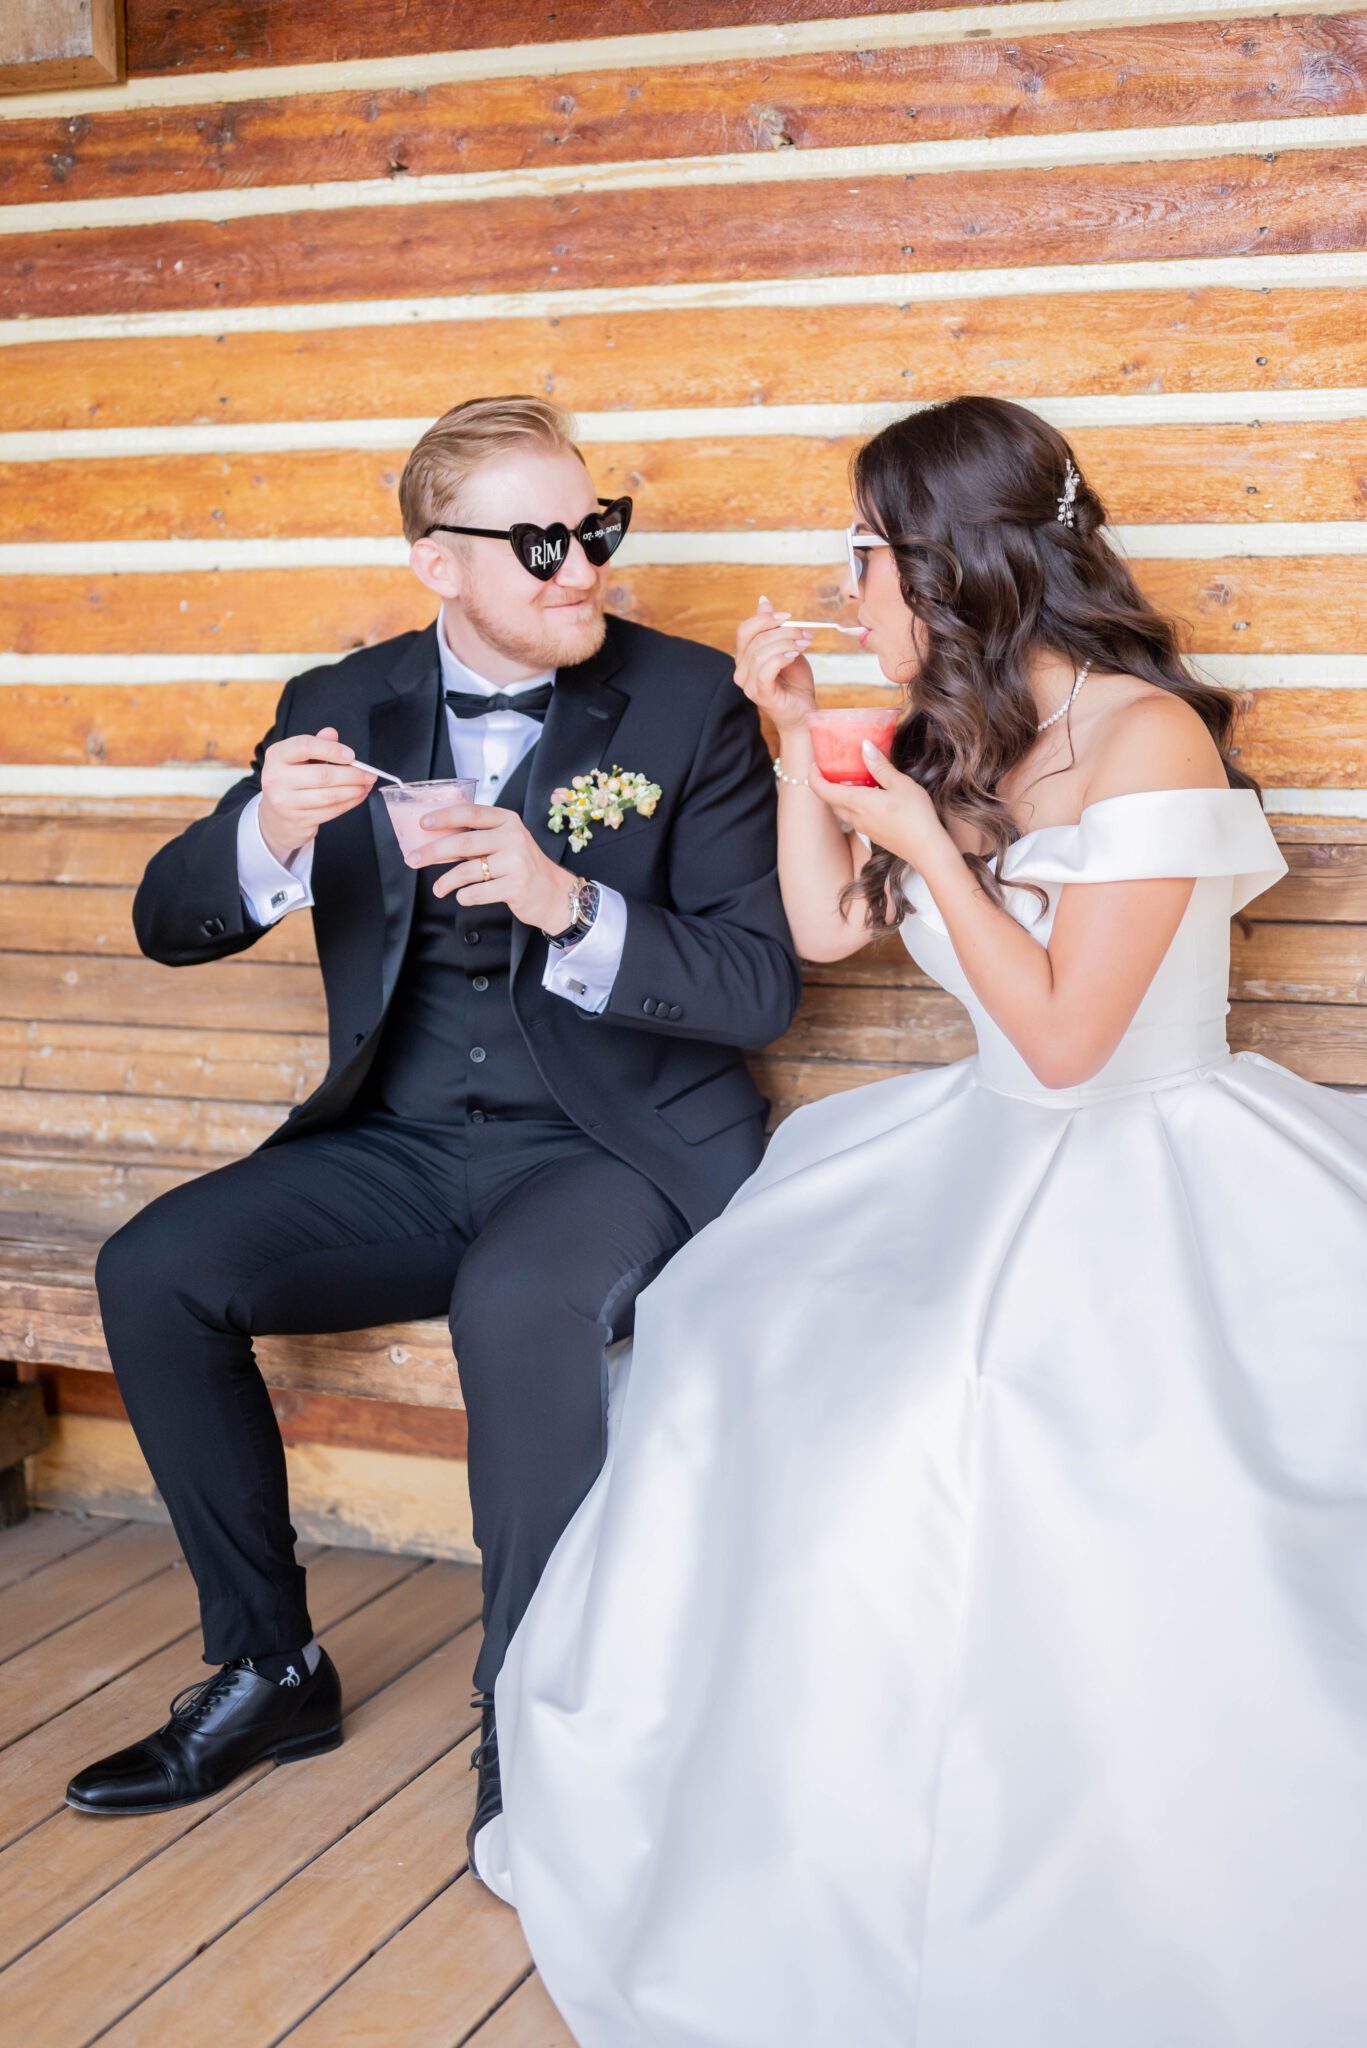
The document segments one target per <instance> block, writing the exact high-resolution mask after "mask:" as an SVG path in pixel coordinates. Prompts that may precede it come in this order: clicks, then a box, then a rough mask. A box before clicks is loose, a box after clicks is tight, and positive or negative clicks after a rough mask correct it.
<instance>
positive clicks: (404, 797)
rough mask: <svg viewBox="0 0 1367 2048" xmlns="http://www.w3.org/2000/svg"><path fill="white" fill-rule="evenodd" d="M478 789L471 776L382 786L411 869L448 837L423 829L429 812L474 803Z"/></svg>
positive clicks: (404, 854)
mask: <svg viewBox="0 0 1367 2048" xmlns="http://www.w3.org/2000/svg"><path fill="white" fill-rule="evenodd" d="M478 787H479V784H478V783H477V782H476V781H475V779H474V777H473V776H472V775H457V776H448V777H447V778H446V779H445V780H444V781H439V782H384V783H381V785H380V795H381V796H382V797H383V798H384V807H385V809H386V810H387V811H388V813H389V822H390V824H391V825H392V826H393V827H394V836H395V838H396V839H397V840H398V842H399V845H400V847H401V849H402V851H403V857H404V860H405V861H406V863H407V864H408V866H409V867H410V868H419V867H421V866H422V864H423V862H422V856H423V854H424V853H425V852H426V851H427V849H428V847H429V846H431V845H432V844H433V843H434V841H436V840H438V839H441V838H443V837H444V836H445V835H444V834H443V833H441V832H425V831H424V830H423V827H422V820H423V819H424V818H425V817H426V816H427V814H428V812H429V811H443V810H448V809H449V808H450V806H451V805H452V804H472V803H473V802H474V800H475V791H476V790H477V789H478Z"/></svg>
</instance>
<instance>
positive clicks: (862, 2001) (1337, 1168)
mask: <svg viewBox="0 0 1367 2048" xmlns="http://www.w3.org/2000/svg"><path fill="white" fill-rule="evenodd" d="M1283 868H1284V862H1283V861H1282V859H1281V856H1280V854H1279V853H1278V851H1277V848H1276V844H1275V842H1274V840H1273V838H1272V835H1271V833H1270V832H1269V830H1268V828H1267V825H1266V823H1265V821H1264V819H1263V816H1262V813H1261V810H1260V808H1259V805H1258V800H1257V798H1256V796H1254V795H1253V794H1251V793H1248V792H1235V791H1229V792H1225V791H1219V792H1216V791H1173V790H1169V791H1158V792H1154V793H1151V794H1146V795H1137V796H1123V797H1116V798H1111V799H1108V800H1106V801H1104V802H1100V803H1096V804H1093V805H1091V806H1090V807H1089V808H1088V810H1087V812H1086V814H1085V815H1084V817H1083V819H1082V821H1081V823H1080V824H1078V825H1067V826H1047V827H1045V828H1043V829H1041V830H1039V831H1035V832H1031V833H1029V834H1028V835H1027V836H1026V837H1024V838H1023V839H1021V840H1019V841H1018V842H1017V843H1016V844H1015V845H1014V846H1012V847H1011V849H1010V851H1009V852H1008V854H1007V856H1006V860H1005V869H1006V872H1007V873H1009V874H1010V875H1011V876H1013V877H1016V878H1028V879H1030V880H1031V881H1036V882H1039V883H1041V884H1042V885H1043V886H1044V888H1045V889H1046V890H1047V892H1048V894H1049V897H1050V910H1049V912H1047V913H1045V914H1044V915H1042V916H1039V918H1038V922H1035V921H1034V920H1035V919H1036V916H1037V913H1038V903H1037V899H1036V898H1034V897H1032V896H1030V895H1029V894H1027V893H1026V892H1024V891H1019V890H1011V891H1008V892H1007V893H1008V901H1009V904H1010V908H1011V911H1012V914H1013V915H1014V916H1016V917H1017V918H1019V919H1020V920H1021V921H1022V923H1024V924H1026V925H1027V926H1028V927H1029V928H1030V929H1032V930H1033V931H1034V932H1035V933H1036V934H1037V935H1038V937H1039V938H1040V939H1041V940H1046V939H1047V938H1048V934H1049V930H1050V925H1051V922H1052V913H1053V909H1054V908H1055V907H1056V905H1057V901H1058V895H1059V891H1060V890H1061V889H1062V888H1064V887H1065V886H1068V885H1070V884H1078V883H1094V882H1107V881H1118V880H1123V879H1131V878H1136V877H1152V876H1195V877H1197V878H1198V879H1197V881H1196V887H1195V890H1194V893H1193V895H1192V898H1191V902H1190V905H1189V907H1188V909H1187V911H1186V914H1185V916H1184V918H1183V920H1182V924H1181V926H1180V929H1179V930H1178V933H1177V935H1176V937H1175V939H1174V940H1173V943H1172V946H1171V948H1170V949H1169V952H1168V954H1167V957H1166V958H1165V960H1164V961H1163V964H1162V966H1161V967H1160V969H1159V971H1158V973H1157V975H1156V976H1155V979H1154V981H1153V983H1152V985H1151V987H1150V988H1149V990H1148V993H1147V994H1146V996H1145V998H1144V1000H1143V1002H1142V1004H1141V1006H1140V1008H1139V1011H1138V1014H1137V1015H1136V1017H1135V1019H1134V1022H1133V1024H1132V1025H1131V1027H1130V1029H1129V1030H1128V1032H1127V1033H1126V1035H1125V1038H1124V1041H1123V1042H1122V1044H1121V1045H1120V1047H1119V1049H1118V1050H1117V1052H1116V1053H1115V1055H1114V1057H1113V1058H1112V1059H1111V1060H1110V1061H1109V1063H1108V1064H1107V1065H1106V1067H1105V1068H1104V1069H1103V1070H1102V1071H1101V1072H1100V1073H1099V1074H1098V1075H1097V1076H1096V1078H1095V1079H1094V1080H1092V1081H1089V1082H1087V1083H1086V1084H1085V1085H1084V1086H1082V1087H1077V1088H1068V1089H1063V1090H1054V1091H1051V1090H1048V1089H1046V1088H1044V1087H1042V1086H1041V1085H1040V1084H1039V1083H1038V1082H1037V1081H1036V1080H1035V1079H1034V1078H1033V1076H1032V1074H1031V1073H1030V1071H1029V1069H1028V1068H1027V1067H1026V1066H1025V1064H1024V1062H1023V1061H1022V1060H1021V1058H1020V1056H1019V1055H1018V1054H1017V1053H1016V1052H1015V1051H1014V1049H1013V1048H1012V1046H1011V1045H1010V1044H1009V1043H1008V1042H1007V1040H1006V1039H1005V1038H1003V1036H1002V1034H1001V1033H1000V1032H999V1031H998V1030H997V1029H996V1028H995V1027H994V1025H993V1024H992V1023H991V1021H990V1020H989V1019H988V1018H987V1017H986V1016H984V1015H983V1014H982V1011H981V1008H980V1006H979V1005H978V1004H977V1003H976V1001H975V999H974V997H973V995H972V993H971V991H970V990H969V988H968V986H967V984H966V982H965V980H964V977H963V975H962V973H961V972H960V970H959V967H958V965H957V963H956V960H955V957H954V953H953V949H952V947H951V944H950V941H949V938H948V935H947V933H946V931H945V929H944V926H943V924H942V922H941V920H940V918H939V917H938V915H937V913H936V910H935V907H934V904H933V903H932V902H931V900H930V898H929V895H928V893H927V892H926V891H925V890H924V888H923V886H921V885H920V884H914V885H913V886H914V888H915V890H916V895H915V901H916V914H915V915H913V916H911V917H910V918H908V919H907V921H906V922H905V924H904V926H903V937H904V938H905V941H906V943H907V946H908V947H909V949H910V951H911V953H912V955H913V957H914V958H915V959H916V960H917V961H918V962H919V964H920V965H921V966H922V967H923V968H924V969H925V970H926V971H927V972H928V973H929V974H931V975H932V976H933V977H934V978H935V980H936V981H938V982H940V983H942V984H943V985H944V986H945V987H946V988H949V989H951V990H952V991H953V992H954V993H955V994H956V995H957V996H960V997H961V998H962V999H963V1000H964V1002H965V1003H967V1005H968V1007H969V1008H970V1010H971V1011H972V1012H973V1018H974V1022H975V1024H976V1026H977V1031H978V1040H979V1047H980V1050H979V1053H978V1056H977V1057H976V1058H974V1059H969V1060H965V1061H962V1062H961V1063H959V1064H958V1065H956V1066H952V1067H948V1068H945V1069H941V1070H938V1071H934V1072H926V1073H918V1074H908V1075H906V1076H903V1077H899V1078H897V1079H895V1080H891V1081H884V1082H879V1083H876V1084H875V1085H873V1086H871V1087H866V1088H860V1089H856V1090H855V1091H853V1092H852V1093H848V1094H843V1095H836V1096H833V1097H830V1098H828V1099H826V1100H825V1101H822V1102H818V1103H816V1104H814V1105H812V1106H811V1107H809V1108H806V1109H802V1110H799V1111H798V1112H797V1114H796V1115H794V1116H792V1117H790V1118H789V1119H788V1121H787V1122H786V1123H784V1124H783V1125H782V1126H781V1128H780V1129H779V1131H778V1133H777V1135H776V1136H775V1138H774V1140H773V1143H772V1145H771V1147H770V1150H769V1152H768V1154H767V1157H766V1158H765V1161H764V1163H763V1165H762V1166H761V1167H760V1169H759V1171H758V1172H757V1173H756V1174H755V1175H754V1176H753V1178H752V1179H751V1180H749V1181H748V1182H747V1183H746V1184H745V1186H744V1187H742V1188H741V1189H740V1190H739V1192H738V1193H737V1194H736V1195H735V1197H734V1199H733V1200H732V1201H731V1203H730V1205H729V1207H728V1208H727V1210H726V1211H725V1213H724V1214H723V1215H722V1216H721V1217H719V1218H718V1219H717V1221H715V1222H714V1223H712V1224H711V1225H709V1226H708V1227H707V1228H706V1229H705V1230H703V1231H702V1232H701V1233H700V1235H699V1236H697V1237H696V1238H695V1239H694V1240H693V1241H692V1242H691V1243H690V1244H689V1245H688V1246H686V1247H685V1249H684V1250H683V1251H681V1252H680V1253H679V1254H678V1256H677V1257H676V1258H675V1259H674V1260H673V1261H672V1263H671V1264H670V1265H669V1267H668V1268H667V1270H666V1271H665V1272H664V1273H663V1274H662V1275H661V1277H660V1278H659V1279H657V1280H656V1281H655V1282H654V1283H653V1285H652V1286H650V1287H649V1288H648V1289H647V1290H646V1292H645V1293H644V1294H643V1295H642V1297H641V1299H640V1303H639V1308H638V1313H637V1324H636V1335H635V1339H634V1344H633V1346H632V1347H631V1350H630V1354H629V1355H628V1356H626V1357H623V1359H622V1360H621V1365H622V1367H623V1369H624V1371H623V1373H622V1375H620V1376H619V1378H618V1380H617V1384H616V1388H615V1391H614V1396H613V1403H612V1415H611V1439H612V1442H611V1449H610V1453H609V1458H608V1463H607V1465H606V1467H605V1469H604V1471H603V1474H602V1476H601V1478H600V1479H599V1481H598V1483H597V1484H596V1486H595V1487H594V1488H593V1490H592V1492H591V1493H590V1494H589V1496H588V1498H587V1499H586V1501H585V1502H584V1505H583V1507H582V1508H581V1509H580V1511H579V1513H578V1515H577V1516H576V1517H575V1519H574V1521H573V1522H572V1523H571V1525H570V1527H569V1529H568V1530H567V1532H566V1534H565V1536H564V1538H563V1539H562V1541H561V1543H560V1544H559V1546H558V1548H557V1550H556V1552H555V1554H554V1556H553V1558H552V1560H551V1563H550V1567H549V1569H548V1571H547V1572H546V1575H545V1578H544V1579H543V1581H542V1583H541V1586H540V1588H539V1589H538V1591H537V1594H536V1596H535V1599H534V1600H533V1602H532V1605H531V1608H530V1611H529V1612H528V1614H527V1616H526V1618H525V1620H524V1621H523V1623H522V1626H521V1628H520V1629H519V1631H518V1633H517V1635H516V1637H515V1639H514V1641H513V1645H512V1649H511V1652H510V1655H509V1658H508V1662H507V1665H506V1667H505V1669H504V1671H503V1673H502V1675H501V1677H500V1678H499V1681H498V1686H497V1693H496V1700H497V1713H498V1727H499V1737H500V1747H501V1752H502V1765H503V1783H504V1796H505V1801H506V1812H505V1814H504V1816H503V1817H502V1818H501V1819H500V1820H497V1821H495V1822H493V1823H492V1824H491V1825H490V1826H489V1827H487V1828H485V1829H484V1830H483V1832H482V1833H481V1835H480V1838H479V1841H478V1843H477V1844H476V1854H477V1857H478V1860H479V1864H480V1869H481V1871H482V1873H483V1874H484V1875H485V1876H486V1878H487V1879H488V1881H489V1882H490V1883H491V1884H492V1885H493V1886H494V1888H495V1889H496V1890H498V1891H499V1892H500V1893H501V1894H502V1895H503V1896H504V1897H506V1898H508V1899H510V1900H512V1901H513V1902H514V1903H515V1904H516V1906H517V1909H518V1911H519V1913H520V1914H521V1916H522V1921H523V1924H524V1927H525V1929H526V1934H527V1938H528V1941H529V1943H530V1946H531V1950H532V1953H533V1956H534V1957H535V1960H536V1962H537V1964H538V1966H539V1967H540V1970H541V1972H542V1975H543V1977H544V1980H545V1983H546V1986H547V1989H548V1990H549V1992H550V1994H551V1996H552V1998H553V1999H554V2000H555V2002H556V2004H557V2005H558V2006H559V2007H560V2009H561V2011H562V2012H563V2013H564V2015H565V2018H566V2020H567V2021H568V2024H569V2026H570V2028H571V2030H572V2032H573V2033H574V2035H575V2038H576V2039H577V2041H578V2042H579V2043H581V2044H582V2048H1362V2044H1363V2043H1364V2042H1367V1938H1365V1936H1364V1929H1367V1754H1365V1746H1367V1745H1365V1738H1367V1356H1365V1355H1364V1354H1365V1352H1367V1116H1364V1115H1363V1114H1362V1112H1361V1111H1360V1109H1359V1108H1358V1107H1357V1105H1356V1104H1355V1103H1354V1102H1353V1101H1352V1100H1351V1099H1349V1098H1347V1097H1344V1096H1340V1095H1337V1094H1335V1093H1333V1092H1332V1091H1330V1090H1328V1089H1324V1088H1317V1087H1313V1086H1311V1085H1309V1084H1308V1083H1306V1082H1304V1081H1301V1080H1299V1079H1297V1078H1296V1077H1295V1076H1294V1075H1292V1074H1290V1073H1288V1072H1286V1071H1285V1070H1283V1069H1282V1068H1280V1067H1277V1066H1274V1065H1272V1064H1271V1063H1270V1062H1268V1061H1267V1060H1264V1059H1262V1058H1260V1057H1257V1056H1256V1055H1250V1054H1240V1055H1238V1056H1235V1057H1231V1056H1230V1054H1229V1052H1228V1050H1227V1047H1226V1043H1225V1010H1226V1001H1225V997H1226V987H1227V978H1228V933H1229V918H1230V914H1231V912H1233V911H1235V910H1238V909H1239V908H1240V907H1241V906H1242V905H1243V904H1244V903H1246V902H1247V901H1249V900H1250V899H1251V898H1252V897H1254V896H1256V895H1257V894H1258V893H1259V892H1260V891H1261V890H1263V889H1264V888H1266V887H1267V886H1268V884H1269V883H1271V882H1272V881H1274V880H1275V879H1276V878H1277V876H1278V875H1279V874H1280V873H1281V872H1282V871H1283ZM1364 965H1367V962H1364ZM627 1367H629V1372H627V1371H626V1370H625V1369H626V1368H627Z"/></svg>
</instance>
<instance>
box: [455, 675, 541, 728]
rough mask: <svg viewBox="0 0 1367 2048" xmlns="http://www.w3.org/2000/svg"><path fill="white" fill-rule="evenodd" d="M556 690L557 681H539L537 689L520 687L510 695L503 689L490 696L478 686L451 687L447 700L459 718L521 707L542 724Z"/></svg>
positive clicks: (523, 714)
mask: <svg viewBox="0 0 1367 2048" xmlns="http://www.w3.org/2000/svg"><path fill="white" fill-rule="evenodd" d="M554 692H555V685H554V683H538V684H537V687H536V688H535V689H534V690H519V691H517V692H516V694H515V695H513V696H511V697H510V696H507V695H506V694H505V693H504V692H503V691H502V690H495V691H494V693H493V695H492V696H491V697H485V696H482V695H480V694H479V692H477V691H475V690H448V691H447V692H446V701H447V703H448V704H449V705H450V707H451V709H452V710H453V711H454V712H455V714H456V717H457V718H483V717H484V715H485V713H486V712H488V711H520V712H521V713H522V716H523V717H524V718H534V719H536V720H537V722H538V724H539V723H540V722H541V721H542V720H543V719H544V718H545V716H546V707H547V705H548V704H549V703H550V701H551V698H552V696H553V694H554Z"/></svg>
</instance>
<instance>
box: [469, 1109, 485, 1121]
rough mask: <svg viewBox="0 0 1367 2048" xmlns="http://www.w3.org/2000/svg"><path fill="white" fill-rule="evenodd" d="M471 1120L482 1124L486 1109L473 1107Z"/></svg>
mask: <svg viewBox="0 0 1367 2048" xmlns="http://www.w3.org/2000/svg"><path fill="white" fill-rule="evenodd" d="M470 1121H471V1123H472V1124H482V1123H483V1122H484V1111H483V1110H482V1109H472V1110H471V1111H470Z"/></svg>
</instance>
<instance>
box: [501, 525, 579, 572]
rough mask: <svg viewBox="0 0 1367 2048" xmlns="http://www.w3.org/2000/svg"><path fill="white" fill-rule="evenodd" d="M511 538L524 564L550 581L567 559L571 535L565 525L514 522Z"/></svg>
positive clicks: (515, 550) (516, 552)
mask: <svg viewBox="0 0 1367 2048" xmlns="http://www.w3.org/2000/svg"><path fill="white" fill-rule="evenodd" d="M508 539H509V540H510V541H511V542H512V547H513V553H514V554H515V555H516V556H517V559H518V561H519V562H521V564H522V566H523V568H524V569H525V570H526V571H527V573H528V574H529V575H531V576H535V577H536V578H537V579H538V580H539V581H540V582H542V583H549V582H550V580H551V578H552V576H554V574H555V572H556V570H557V569H559V568H560V566H561V564H562V563H563V562H564V559H565V556H566V554H567V552H568V550H569V545H570V536H569V529H568V527H564V526H526V525H523V526H510V527H509V529H508Z"/></svg>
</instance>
